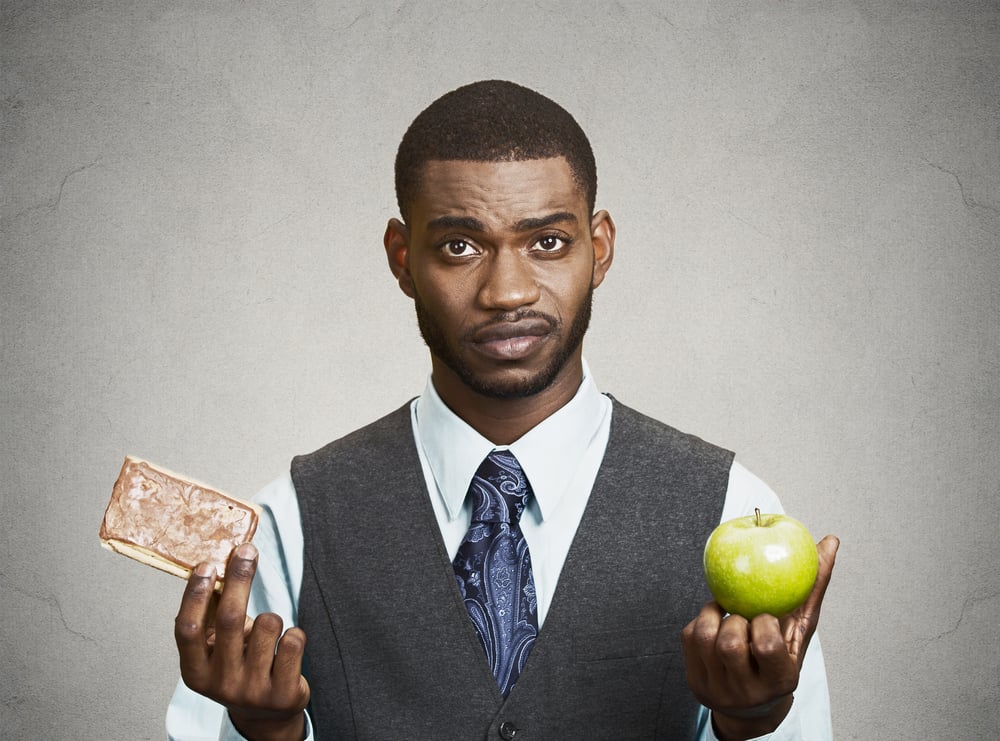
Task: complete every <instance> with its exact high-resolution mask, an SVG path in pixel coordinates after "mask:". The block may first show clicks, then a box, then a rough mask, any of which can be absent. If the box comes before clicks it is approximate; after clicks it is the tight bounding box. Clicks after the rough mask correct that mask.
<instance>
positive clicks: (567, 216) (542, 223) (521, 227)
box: [514, 211, 577, 232]
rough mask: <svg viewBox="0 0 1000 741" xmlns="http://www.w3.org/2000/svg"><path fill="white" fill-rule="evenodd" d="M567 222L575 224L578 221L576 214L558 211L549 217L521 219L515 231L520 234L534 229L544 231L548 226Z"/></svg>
mask: <svg viewBox="0 0 1000 741" xmlns="http://www.w3.org/2000/svg"><path fill="white" fill-rule="evenodd" d="M565 221H571V222H573V223H574V224H575V223H576V221H577V218H576V214H574V213H572V212H570V211H557V212H555V213H553V214H548V215H547V216H538V217H535V218H530V219H521V220H520V221H519V222H517V223H516V224H514V229H515V230H517V231H519V232H530V231H532V230H534V229H544V228H545V227H547V226H552V225H553V224H559V223H562V222H565Z"/></svg>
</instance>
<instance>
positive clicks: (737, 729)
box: [712, 695, 794, 741]
mask: <svg viewBox="0 0 1000 741" xmlns="http://www.w3.org/2000/svg"><path fill="white" fill-rule="evenodd" d="M793 699H794V698H793V696H792V695H785V696H783V697H779V698H778V699H777V700H774V701H772V702H769V703H765V704H764V705H758V706H756V707H753V708H747V709H745V710H742V709H741V710H731V711H728V712H723V711H720V710H713V711H712V727H713V729H714V730H715V735H716V736H717V737H718V739H719V741H747V739H752V738H757V737H758V736H766V735H767V734H769V733H773V732H774V731H775V730H776V729H777V728H778V726H779V725H781V722H782V721H783V720H784V719H785V717H786V716H787V715H788V711H789V710H791V709H792V701H793Z"/></svg>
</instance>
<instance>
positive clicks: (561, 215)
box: [427, 211, 577, 232]
mask: <svg viewBox="0 0 1000 741" xmlns="http://www.w3.org/2000/svg"><path fill="white" fill-rule="evenodd" d="M563 221H572V222H573V223H576V222H577V218H576V214H574V213H571V212H570V211H556V212H555V213H551V214H548V215H546V216H538V217H531V218H527V219H521V220H520V221H518V222H517V223H516V224H514V230H515V231H519V232H527V231H531V230H533V229H544V228H545V227H547V226H551V225H552V224H558V223H560V222H563ZM427 227H428V228H429V229H466V230H468V231H473V232H485V231H486V225H485V224H483V222H481V221H480V220H479V219H476V218H473V217H472V216H439V217H438V218H436V219H431V221H430V222H429V223H428V224H427Z"/></svg>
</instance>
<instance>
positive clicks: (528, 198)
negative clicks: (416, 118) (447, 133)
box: [413, 157, 587, 224]
mask: <svg viewBox="0 0 1000 741" xmlns="http://www.w3.org/2000/svg"><path fill="white" fill-rule="evenodd" d="M413 206H414V208H413V215H414V217H415V218H416V219H417V220H418V221H430V220H432V219H436V218H440V217H442V216H455V215H459V214H462V215H475V216H476V217H477V218H478V219H480V220H481V221H484V222H493V223H497V224H502V223H509V222H513V221H517V220H519V219H523V218H525V217H528V216H542V215H544V214H547V213H554V212H557V211H570V212H573V213H577V212H579V213H580V214H581V215H582V216H585V215H586V213H585V212H586V210H587V201H586V196H585V195H584V193H583V191H582V190H581V189H580V187H579V185H578V184H577V183H576V181H575V180H574V178H573V173H572V170H571V169H570V166H569V163H568V162H567V161H566V158H565V157H552V158H547V159H535V160H523V161H518V162H468V161H464V160H431V161H429V162H427V163H426V164H424V166H423V168H422V170H421V175H420V187H419V189H418V192H417V196H416V199H415V200H414V204H413Z"/></svg>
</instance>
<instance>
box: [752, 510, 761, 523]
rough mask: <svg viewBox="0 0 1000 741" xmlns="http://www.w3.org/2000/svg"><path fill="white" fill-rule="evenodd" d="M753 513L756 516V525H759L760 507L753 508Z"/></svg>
mask: <svg viewBox="0 0 1000 741" xmlns="http://www.w3.org/2000/svg"><path fill="white" fill-rule="evenodd" d="M753 511H754V514H755V515H756V516H757V527H760V507H754V508H753Z"/></svg>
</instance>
